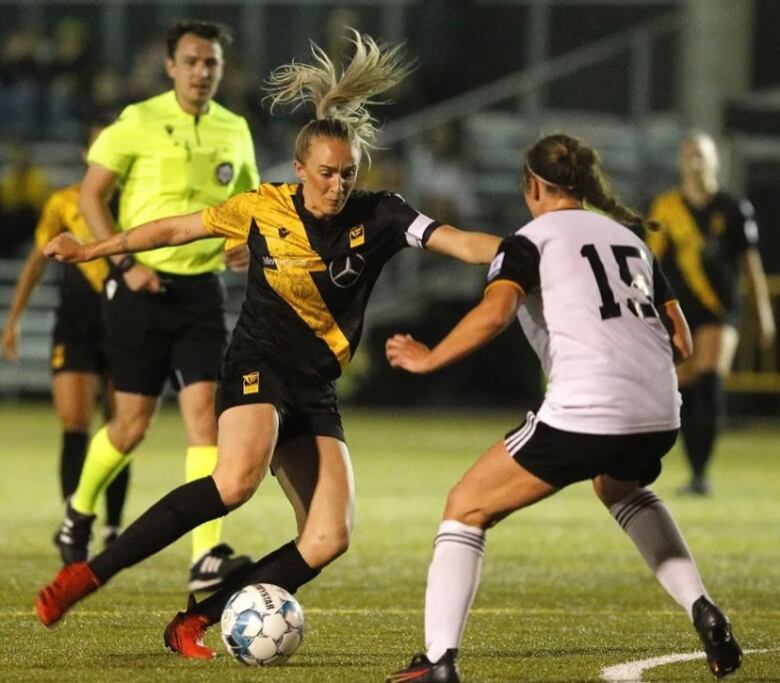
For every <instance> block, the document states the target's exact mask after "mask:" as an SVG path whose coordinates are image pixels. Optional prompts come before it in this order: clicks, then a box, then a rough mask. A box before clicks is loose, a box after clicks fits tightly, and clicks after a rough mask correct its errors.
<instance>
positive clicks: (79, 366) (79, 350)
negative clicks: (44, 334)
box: [50, 287, 108, 375]
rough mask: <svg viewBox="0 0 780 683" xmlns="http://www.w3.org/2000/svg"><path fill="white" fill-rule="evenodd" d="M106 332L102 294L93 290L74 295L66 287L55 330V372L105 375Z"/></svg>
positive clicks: (61, 292) (55, 320)
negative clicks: (101, 301) (101, 303)
mask: <svg viewBox="0 0 780 683" xmlns="http://www.w3.org/2000/svg"><path fill="white" fill-rule="evenodd" d="M104 332H105V326H104V324H103V313H102V310H101V305H100V295H99V294H98V293H97V292H94V291H91V292H87V293H85V292H79V293H78V295H75V294H74V293H72V292H70V291H68V290H67V289H66V288H64V287H63V288H62V289H61V291H60V305H59V306H58V308H57V311H56V313H55V319H54V331H53V333H52V346H51V357H50V365H51V370H52V372H53V373H55V374H56V373H58V372H87V373H90V374H95V375H104V374H106V372H107V371H108V357H107V354H106V347H105V334H104Z"/></svg>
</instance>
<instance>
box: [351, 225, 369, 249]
mask: <svg viewBox="0 0 780 683" xmlns="http://www.w3.org/2000/svg"><path fill="white" fill-rule="evenodd" d="M365 243H366V229H365V228H364V227H363V226H362V225H356V226H355V227H354V228H350V229H349V248H350V249H354V248H355V247H359V246H360V245H361V244H365Z"/></svg>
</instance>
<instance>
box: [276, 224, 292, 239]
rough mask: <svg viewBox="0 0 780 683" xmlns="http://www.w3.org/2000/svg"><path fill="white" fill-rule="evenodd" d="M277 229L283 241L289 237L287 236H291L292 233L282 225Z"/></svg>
mask: <svg viewBox="0 0 780 683" xmlns="http://www.w3.org/2000/svg"><path fill="white" fill-rule="evenodd" d="M276 229H277V230H278V231H279V237H281V238H282V239H284V238H285V237H287V235H289V234H290V231H289V230H288V229H287V228H285V227H284V226H283V225H280V226H279V227H278V228H276Z"/></svg>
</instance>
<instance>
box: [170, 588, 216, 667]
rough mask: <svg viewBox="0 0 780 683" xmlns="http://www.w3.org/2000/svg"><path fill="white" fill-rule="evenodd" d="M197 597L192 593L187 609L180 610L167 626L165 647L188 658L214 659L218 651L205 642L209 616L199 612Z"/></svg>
mask: <svg viewBox="0 0 780 683" xmlns="http://www.w3.org/2000/svg"><path fill="white" fill-rule="evenodd" d="M195 607H196V602H195V598H194V597H193V596H192V595H190V599H189V601H188V602H187V611H186V612H179V613H178V614H177V615H176V616H175V617H174V618H173V620H172V621H171V623H170V624H168V625H167V626H166V627H165V635H164V636H163V639H164V641H165V647H166V648H167V649H168V650H170V651H171V652H176V653H178V654H180V655H182V657H187V658H188V659H214V657H216V656H217V653H216V652H214V650H212V649H211V648H210V647H206V646H205V645H204V644H203V636H204V635H205V633H206V629H207V628H208V627H209V625H210V624H209V620H208V617H206V616H204V615H203V614H197V613H196V612H195V611H194V610H195Z"/></svg>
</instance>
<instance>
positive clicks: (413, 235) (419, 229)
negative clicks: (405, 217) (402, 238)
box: [405, 214, 433, 249]
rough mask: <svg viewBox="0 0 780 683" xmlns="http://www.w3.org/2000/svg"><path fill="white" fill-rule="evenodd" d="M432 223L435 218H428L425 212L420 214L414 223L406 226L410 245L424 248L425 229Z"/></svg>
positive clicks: (407, 240)
mask: <svg viewBox="0 0 780 683" xmlns="http://www.w3.org/2000/svg"><path fill="white" fill-rule="evenodd" d="M431 223H433V218H428V216H425V215H424V214H418V215H417V218H415V219H414V220H413V221H412V224H411V225H410V226H409V227H408V228H406V233H405V235H406V243H407V244H408V245H409V246H410V247H416V248H417V249H422V248H423V236H424V235H425V230H426V229H427V228H428V226H429V225H430V224H431Z"/></svg>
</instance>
